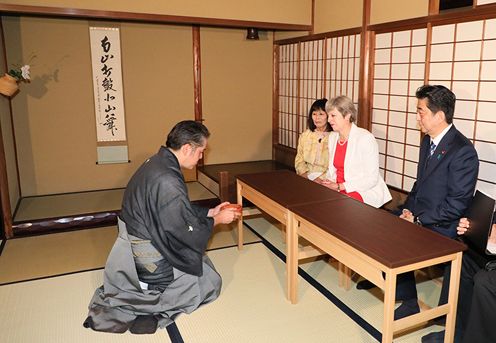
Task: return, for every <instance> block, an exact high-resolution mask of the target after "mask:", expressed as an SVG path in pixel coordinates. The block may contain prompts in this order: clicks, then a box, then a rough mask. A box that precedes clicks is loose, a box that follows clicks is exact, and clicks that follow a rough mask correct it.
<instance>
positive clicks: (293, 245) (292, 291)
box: [286, 212, 298, 304]
mask: <svg viewBox="0 0 496 343" xmlns="http://www.w3.org/2000/svg"><path fill="white" fill-rule="evenodd" d="M287 218H288V221H287V225H286V276H287V289H288V299H289V301H291V303H292V304H296V302H297V301H298V299H297V291H298V231H297V230H298V227H297V225H298V221H297V220H296V219H295V217H294V214H293V213H292V212H289V214H288V217H287Z"/></svg>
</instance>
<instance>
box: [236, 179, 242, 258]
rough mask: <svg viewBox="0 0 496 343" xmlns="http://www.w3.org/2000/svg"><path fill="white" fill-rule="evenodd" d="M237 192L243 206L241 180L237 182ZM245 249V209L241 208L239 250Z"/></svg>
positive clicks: (239, 202) (239, 201)
mask: <svg viewBox="0 0 496 343" xmlns="http://www.w3.org/2000/svg"><path fill="white" fill-rule="evenodd" d="M236 193H237V200H238V204H240V205H241V206H243V195H242V188H241V185H240V184H239V182H236ZM242 249H243V210H241V217H239V219H238V250H242Z"/></svg>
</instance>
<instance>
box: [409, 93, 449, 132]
mask: <svg viewBox="0 0 496 343" xmlns="http://www.w3.org/2000/svg"><path fill="white" fill-rule="evenodd" d="M415 96H416V97H417V99H427V107H428V108H429V110H431V112H432V113H437V112H438V111H443V112H444V116H445V117H446V122H447V123H448V124H451V123H452V122H453V115H454V114H455V102H456V96H455V94H454V93H453V92H452V91H450V90H449V89H448V88H446V87H444V86H441V85H423V86H422V87H419V88H418V89H417V92H416V93H415Z"/></svg>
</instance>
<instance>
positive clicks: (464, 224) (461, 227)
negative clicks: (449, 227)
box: [456, 218, 470, 235]
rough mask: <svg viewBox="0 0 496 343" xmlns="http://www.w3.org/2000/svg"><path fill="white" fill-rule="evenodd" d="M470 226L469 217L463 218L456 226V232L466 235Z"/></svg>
mask: <svg viewBox="0 0 496 343" xmlns="http://www.w3.org/2000/svg"><path fill="white" fill-rule="evenodd" d="M469 227H470V221H469V220H468V219H467V218H461V219H460V221H459V222H458V227H457V228H456V233H457V234H459V235H464V234H465V232H467V230H468V228H469Z"/></svg>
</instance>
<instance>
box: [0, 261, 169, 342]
mask: <svg viewBox="0 0 496 343" xmlns="http://www.w3.org/2000/svg"><path fill="white" fill-rule="evenodd" d="M102 278H103V271H102V270H97V271H90V272H84V273H77V274H71V275H65V276H59V277H54V278H49V279H43V280H36V281H29V282H23V283H18V284H12V285H5V286H1V287H0V303H1V304H2V311H0V332H1V340H2V342H9V343H27V342H29V343H31V342H33V343H35V342H36V343H69V342H70V343H88V342H92V343H100V342H101V343H114V342H115V343H139V342H149V343H167V342H170V340H169V337H168V335H167V332H166V331H165V330H159V331H157V332H156V333H155V334H154V335H132V334H130V333H125V334H107V333H97V332H94V331H92V330H89V329H85V328H84V327H83V325H82V323H83V321H84V320H85V318H86V315H87V314H88V303H89V301H90V299H91V296H92V295H93V292H94V291H95V289H96V288H97V287H98V286H100V285H101V283H102Z"/></svg>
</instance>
